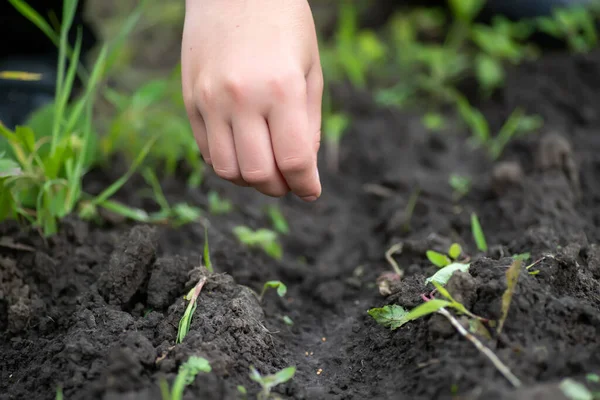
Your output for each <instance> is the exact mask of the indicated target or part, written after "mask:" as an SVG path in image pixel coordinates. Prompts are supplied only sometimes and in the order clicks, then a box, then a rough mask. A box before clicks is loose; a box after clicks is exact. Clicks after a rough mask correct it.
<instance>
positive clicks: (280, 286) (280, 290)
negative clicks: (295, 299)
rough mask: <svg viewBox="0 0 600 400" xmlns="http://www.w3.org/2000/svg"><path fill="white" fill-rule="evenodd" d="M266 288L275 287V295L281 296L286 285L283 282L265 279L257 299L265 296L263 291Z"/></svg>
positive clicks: (285, 289)
mask: <svg viewBox="0 0 600 400" xmlns="http://www.w3.org/2000/svg"><path fill="white" fill-rule="evenodd" d="M268 289H276V290H277V295H278V296H279V297H283V296H285V294H286V293H287V286H285V284H284V283H283V282H280V281H267V282H265V284H264V285H263V288H262V291H261V292H260V295H259V296H258V301H262V299H263V297H264V296H265V293H266V292H267V290H268Z"/></svg>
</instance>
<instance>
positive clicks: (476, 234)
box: [471, 213, 488, 253]
mask: <svg viewBox="0 0 600 400" xmlns="http://www.w3.org/2000/svg"><path fill="white" fill-rule="evenodd" d="M471 231H472V233H473V239H475V243H476V244H477V248H478V249H479V251H482V252H484V253H485V252H486V251H487V250H488V246H487V242H486V240H485V235H484V234H483V229H481V224H480V223H479V218H477V214H475V213H472V214H471Z"/></svg>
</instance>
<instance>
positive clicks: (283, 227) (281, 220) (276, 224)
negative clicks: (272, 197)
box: [267, 205, 290, 235]
mask: <svg viewBox="0 0 600 400" xmlns="http://www.w3.org/2000/svg"><path fill="white" fill-rule="evenodd" d="M267 213H268V214H269V217H270V218H271V223H272V224H273V228H274V229H275V230H276V231H277V232H279V233H281V234H283V235H287V234H288V233H290V227H289V226H288V223H287V221H286V220H285V217H284V216H283V214H282V212H281V210H280V209H279V207H277V206H275V205H269V206H268V207H267Z"/></svg>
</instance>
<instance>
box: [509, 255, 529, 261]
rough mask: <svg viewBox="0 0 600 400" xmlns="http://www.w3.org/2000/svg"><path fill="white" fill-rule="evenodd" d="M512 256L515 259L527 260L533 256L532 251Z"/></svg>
mask: <svg viewBox="0 0 600 400" xmlns="http://www.w3.org/2000/svg"><path fill="white" fill-rule="evenodd" d="M512 258H513V260H521V261H527V260H529V259H530V258H531V253H521V254H514V255H513V256H512Z"/></svg>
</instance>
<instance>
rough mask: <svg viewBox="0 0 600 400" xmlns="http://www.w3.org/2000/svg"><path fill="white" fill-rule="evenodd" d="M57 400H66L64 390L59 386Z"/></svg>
mask: <svg viewBox="0 0 600 400" xmlns="http://www.w3.org/2000/svg"><path fill="white" fill-rule="evenodd" d="M55 399H56V400H64V395H63V389H62V386H58V387H57V388H56V397H55Z"/></svg>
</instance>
